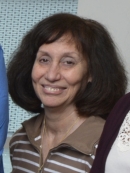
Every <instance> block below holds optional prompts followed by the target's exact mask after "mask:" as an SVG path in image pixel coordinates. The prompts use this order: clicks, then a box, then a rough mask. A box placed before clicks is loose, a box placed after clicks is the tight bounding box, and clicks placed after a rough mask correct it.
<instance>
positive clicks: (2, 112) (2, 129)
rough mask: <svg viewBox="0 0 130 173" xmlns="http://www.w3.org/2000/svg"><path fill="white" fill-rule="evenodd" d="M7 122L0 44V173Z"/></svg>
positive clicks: (6, 92)
mask: <svg viewBox="0 0 130 173" xmlns="http://www.w3.org/2000/svg"><path fill="white" fill-rule="evenodd" d="M8 122H9V105H8V84H7V76H6V68H5V62H4V57H3V50H2V47H1V46H0V173H3V172H4V171H3V162H2V153H3V147H4V144H5V141H6V137H7V130H8Z"/></svg>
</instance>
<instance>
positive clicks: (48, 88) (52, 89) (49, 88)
mask: <svg viewBox="0 0 130 173" xmlns="http://www.w3.org/2000/svg"><path fill="white" fill-rule="evenodd" d="M45 89H47V90H49V91H59V88H51V87H45Z"/></svg>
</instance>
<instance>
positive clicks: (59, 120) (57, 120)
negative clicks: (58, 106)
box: [45, 109, 79, 134]
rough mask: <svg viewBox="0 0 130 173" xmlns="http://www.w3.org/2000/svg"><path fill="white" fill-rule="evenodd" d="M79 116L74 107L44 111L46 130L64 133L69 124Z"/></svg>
mask: <svg viewBox="0 0 130 173" xmlns="http://www.w3.org/2000/svg"><path fill="white" fill-rule="evenodd" d="M77 117H79V115H78V113H77V112H76V110H74V109H70V110H68V109H67V110H62V111H58V112H57V111H54V110H53V111H52V110H51V111H50V110H49V111H48V110H47V111H46V110H45V119H46V130H47V132H48V133H49V132H51V133H53V134H59V133H64V132H66V130H67V129H68V128H69V127H70V126H71V124H72V123H73V122H74V121H75V119H77Z"/></svg>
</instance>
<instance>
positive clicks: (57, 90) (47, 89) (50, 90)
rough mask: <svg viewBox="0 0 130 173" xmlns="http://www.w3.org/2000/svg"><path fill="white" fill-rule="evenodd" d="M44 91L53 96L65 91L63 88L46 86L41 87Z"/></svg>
mask: <svg viewBox="0 0 130 173" xmlns="http://www.w3.org/2000/svg"><path fill="white" fill-rule="evenodd" d="M43 88H44V91H45V92H47V93H48V94H49V93H54V94H60V93H61V92H63V90H65V89H66V88H65V87H58V86H48V85H43Z"/></svg>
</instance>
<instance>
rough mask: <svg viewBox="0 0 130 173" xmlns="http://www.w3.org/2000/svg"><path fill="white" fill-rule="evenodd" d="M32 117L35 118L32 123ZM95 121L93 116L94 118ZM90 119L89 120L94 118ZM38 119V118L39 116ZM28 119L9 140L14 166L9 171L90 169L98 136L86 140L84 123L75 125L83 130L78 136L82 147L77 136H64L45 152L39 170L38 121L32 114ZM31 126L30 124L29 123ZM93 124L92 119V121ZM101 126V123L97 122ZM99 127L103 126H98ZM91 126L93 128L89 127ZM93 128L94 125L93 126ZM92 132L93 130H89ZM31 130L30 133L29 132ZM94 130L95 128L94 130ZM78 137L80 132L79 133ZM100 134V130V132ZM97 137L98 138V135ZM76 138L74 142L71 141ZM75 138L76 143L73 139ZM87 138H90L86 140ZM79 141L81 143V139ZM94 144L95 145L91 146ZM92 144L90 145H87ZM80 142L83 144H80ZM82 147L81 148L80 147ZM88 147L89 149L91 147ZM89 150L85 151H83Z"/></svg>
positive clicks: (40, 172)
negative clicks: (64, 139) (65, 138)
mask: <svg viewBox="0 0 130 173" xmlns="http://www.w3.org/2000/svg"><path fill="white" fill-rule="evenodd" d="M32 121H34V122H33V123H32ZM93 121H95V120H93ZM93 121H92V122H93ZM39 122H40V123H41V119H39ZM29 123H30V121H28V122H26V130H27V134H28V135H29V137H28V135H27V134H26V132H25V128H24V127H25V126H24V127H23V128H21V129H20V130H18V131H17V132H16V133H15V134H14V135H13V137H12V138H11V141H10V156H11V162H12V166H13V170H12V172H11V173H43V172H44V173H89V172H90V169H91V165H92V163H93V160H94V158H95V153H96V149H97V146H98V145H97V143H98V140H96V141H97V142H96V141H95V142H93V141H94V140H95V138H94V140H93V141H91V143H90V141H89V138H90V137H89V136H88V138H87V136H86V137H85V135H86V134H87V135H89V134H91V136H93V134H92V133H88V130H86V127H87V125H86V124H83V127H82V125H81V128H80V129H78V131H80V132H85V134H83V137H82V138H81V141H82V144H83V146H84V149H83V150H82V147H80V145H79V143H80V140H77V139H78V138H77V136H79V135H77V136H76V134H75V135H73V137H71V138H69V140H68V141H69V142H68V141H67V140H66V141H64V143H62V144H60V145H59V146H57V147H55V148H53V149H51V150H50V151H49V153H48V156H47V158H46V160H45V163H44V167H42V170H39V169H40V167H41V165H42V160H41V158H40V153H39V152H40V146H41V135H40V134H41V124H40V123H38V120H37V121H36V118H35V117H34V118H33V119H32V120H31V123H30V124H29ZM29 126H30V127H29ZM94 126H95V123H94ZM99 127H100V126H99ZM100 128H102V127H100ZM92 129H93V128H92ZM95 129H96V132H97V128H96V127H95ZM100 131H101V130H100ZM92 132H93V131H92ZM31 133H32V134H31ZM94 133H95V132H94ZM79 134H81V135H80V137H81V136H82V133H79ZM99 134H100V133H99ZM98 139H99V138H98ZM74 141H75V143H74ZM76 141H77V143H76ZM87 141H89V142H87ZM80 144H81V143H80ZM94 144H95V147H94ZM90 145H91V146H92V147H89V146H90ZM81 146H82V145H81ZM80 148H81V149H80ZM90 148H91V149H90ZM85 153H88V154H85Z"/></svg>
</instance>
